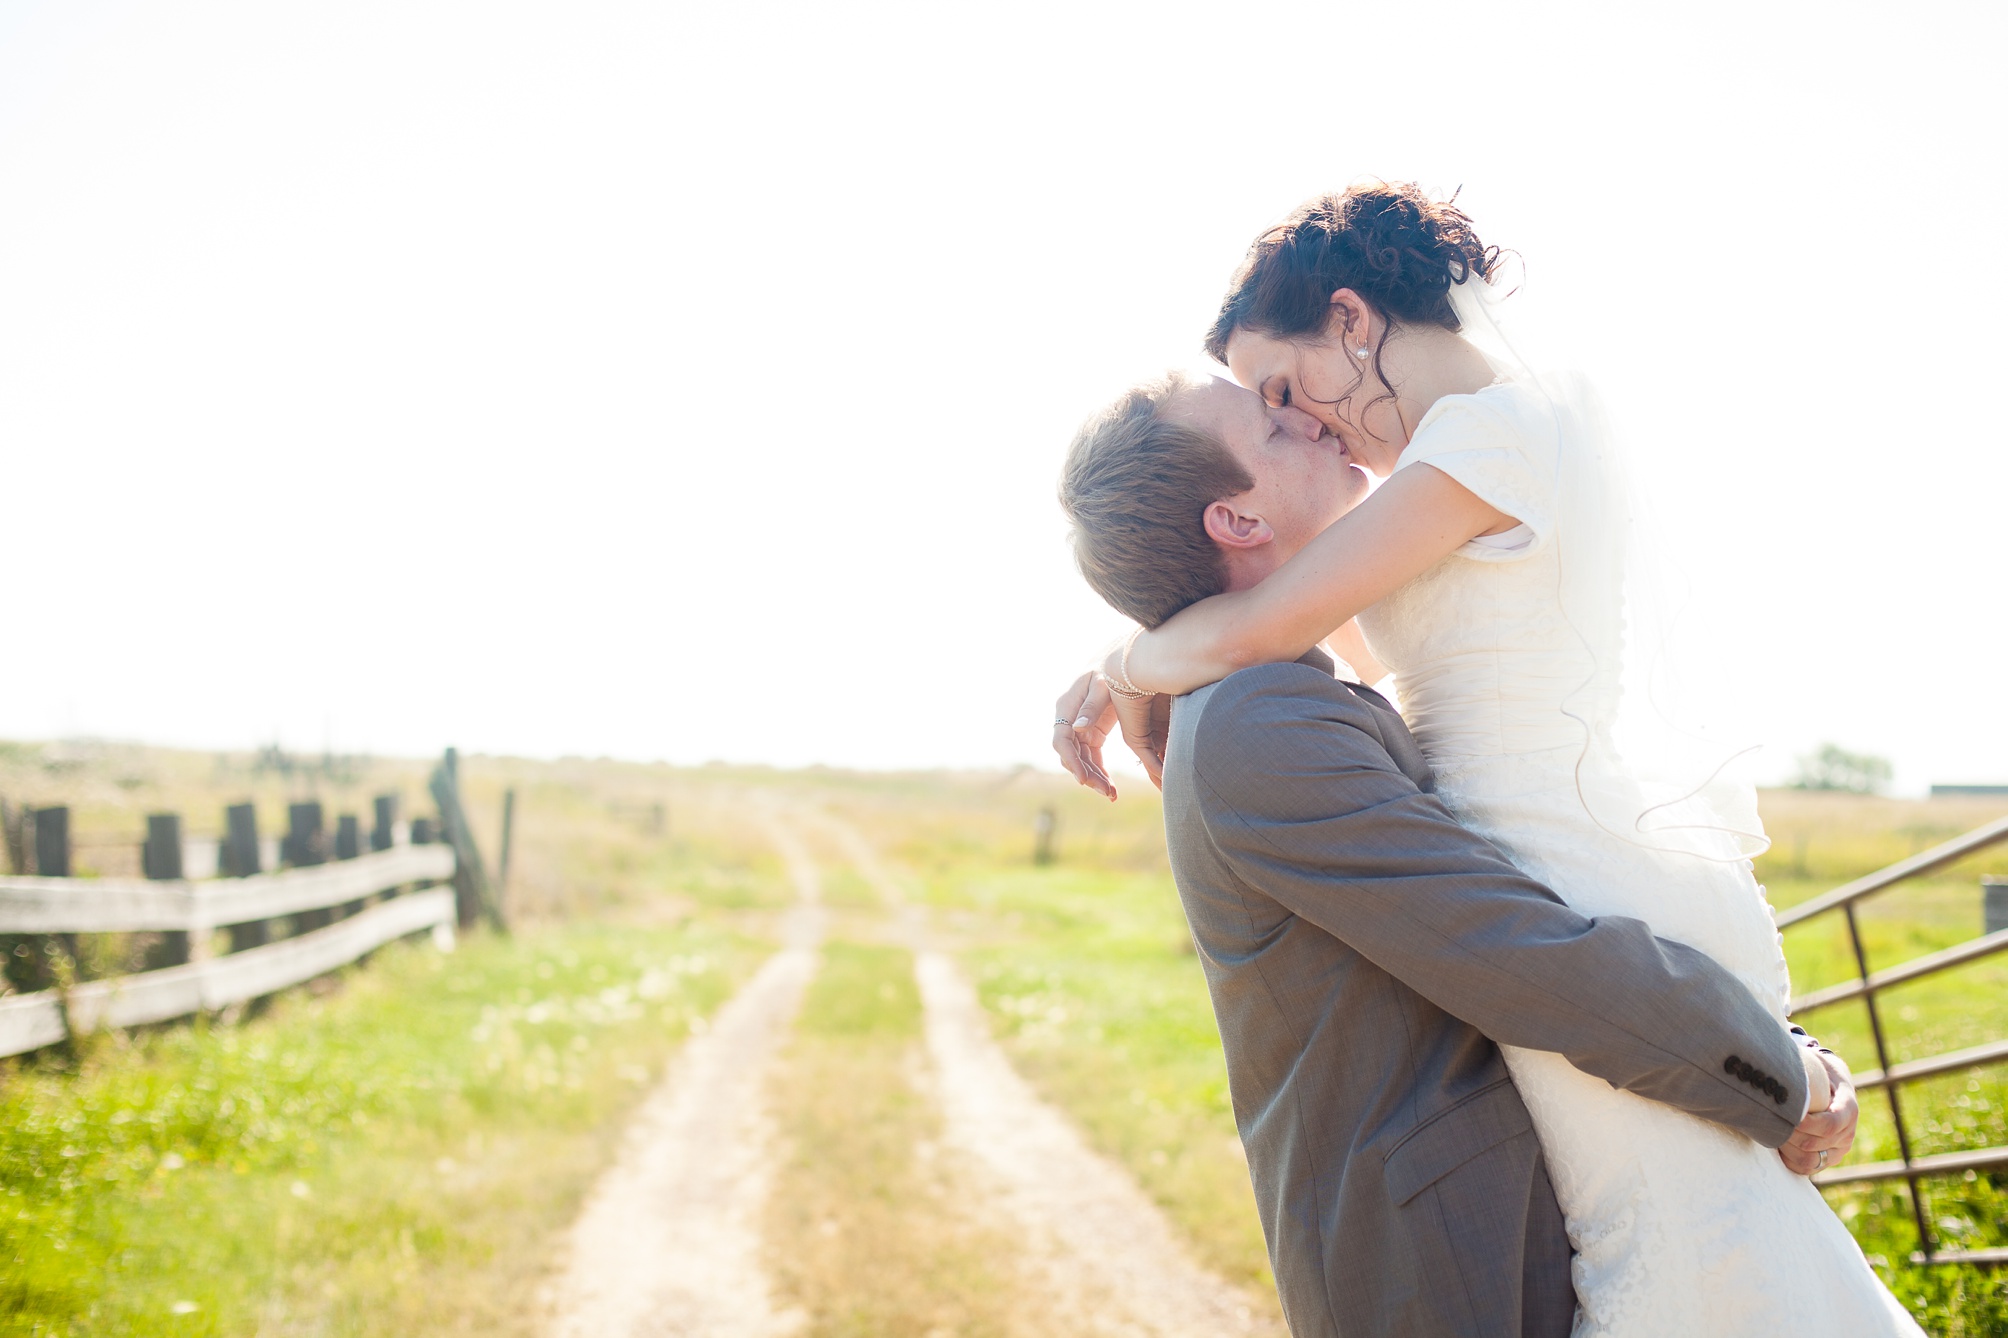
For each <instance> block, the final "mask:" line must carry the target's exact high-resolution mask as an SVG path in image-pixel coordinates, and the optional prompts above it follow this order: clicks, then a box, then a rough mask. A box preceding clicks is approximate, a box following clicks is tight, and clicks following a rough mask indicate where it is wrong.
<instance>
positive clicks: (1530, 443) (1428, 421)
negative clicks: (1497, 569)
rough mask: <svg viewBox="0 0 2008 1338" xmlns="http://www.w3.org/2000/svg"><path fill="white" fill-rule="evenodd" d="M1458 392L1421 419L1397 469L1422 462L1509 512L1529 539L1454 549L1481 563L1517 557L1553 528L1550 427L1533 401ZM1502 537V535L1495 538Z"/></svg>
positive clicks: (1533, 549)
mask: <svg viewBox="0 0 2008 1338" xmlns="http://www.w3.org/2000/svg"><path fill="white" fill-rule="evenodd" d="M1492 398H1493V397H1491V396H1489V395H1485V394H1480V395H1458V396H1454V397H1451V398H1449V399H1445V400H1441V401H1439V402H1438V403H1437V404H1436V405H1435V406H1434V407H1433V408H1431V410H1430V411H1429V412H1428V413H1427V414H1425V415H1424V416H1423V420H1422V423H1421V424H1420V425H1419V426H1418V427H1417V429H1416V433H1415V436H1414V437H1413V438H1411V439H1410V441H1409V443H1408V445H1407V447H1405V448H1404V449H1403V450H1402V453H1401V460H1400V461H1399V462H1398V463H1397V464H1396V465H1395V470H1396V472H1400V471H1401V470H1404V469H1407V468H1409V467H1410V466H1412V465H1428V466H1430V467H1431V468H1432V469H1439V470H1442V471H1443V472H1444V473H1445V474H1448V475H1449V476H1450V477H1451V478H1453V479H1456V480H1457V481H1458V482H1459V483H1461V484H1463V485H1464V487H1466V488H1468V489H1469V490H1470V491H1471V492H1472V494H1473V495H1474V496H1476V497H1478V498H1479V499H1480V500H1481V501H1483V502H1485V503H1486V504H1487V505H1489V506H1491V507H1492V508H1493V509H1494V510H1496V511H1498V512H1500V513H1501V514H1502V515H1508V516H1511V517H1512V518H1513V519H1514V520H1515V521H1518V522H1519V523H1520V524H1521V525H1524V526H1525V527H1526V529H1527V531H1529V532H1531V539H1529V540H1528V541H1526V542H1521V543H1517V544H1513V545H1512V546H1508V547H1488V546H1487V545H1485V544H1481V543H1476V542H1474V543H1468V544H1465V545H1464V546H1463V547H1462V548H1461V549H1459V550H1458V553H1459V555H1460V556H1462V557H1468V558H1473V559H1476V560H1478V561H1481V562H1515V561H1519V560H1521V559H1523V558H1527V557H1530V556H1532V555H1533V554H1534V553H1537V552H1539V551H1540V550H1541V549H1543V548H1545V547H1547V545H1548V544H1549V542H1550V541H1551V540H1552V539H1553V537H1554V530H1555V500H1556V499H1555V494H1556V487H1557V483H1556V475H1555V463H1556V461H1555V429H1554V427H1553V424H1552V422H1551V421H1546V416H1544V415H1542V414H1540V413H1538V412H1536V409H1537V407H1538V406H1534V405H1522V404H1520V403H1518V397H1511V398H1509V397H1499V399H1498V401H1497V402H1488V400H1491V399H1492ZM1501 537H1505V536H1501Z"/></svg>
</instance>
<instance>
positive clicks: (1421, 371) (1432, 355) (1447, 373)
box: [1395, 327, 1496, 440]
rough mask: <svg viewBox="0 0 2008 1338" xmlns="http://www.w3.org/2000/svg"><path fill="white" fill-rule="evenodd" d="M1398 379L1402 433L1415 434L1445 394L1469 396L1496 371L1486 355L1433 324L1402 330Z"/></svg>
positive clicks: (1491, 380)
mask: <svg viewBox="0 0 2008 1338" xmlns="http://www.w3.org/2000/svg"><path fill="white" fill-rule="evenodd" d="M1401 342H1402V344H1403V345H1404V347H1403V349H1402V354H1403V356H1402V362H1403V363H1404V364H1405V365H1404V366H1403V367H1402V368H1401V372H1400V380H1399V381H1398V382H1397V383H1396V384H1397V390H1396V392H1395V405H1396V409H1397V411H1398V412H1399V413H1400V414H1401V426H1402V436H1403V439H1404V440H1406V439H1407V438H1409V437H1412V436H1414V435H1415V429H1416V426H1417V425H1418V424H1420V423H1421V422H1422V417H1423V415H1424V414H1426V413H1428V412H1429V411H1430V409H1431V407H1433V406H1434V405H1435V404H1436V402H1437V401H1438V400H1440V399H1442V398H1443V397H1444V396H1446V395H1471V394H1475V393H1477V392H1478V391H1481V390H1483V389H1485V387H1487V386H1489V385H1491V384H1492V382H1493V380H1494V379H1495V377H1496V374H1495V373H1494V372H1493V370H1492V364H1491V363H1489V362H1487V361H1486V360H1485V355H1484V354H1483V353H1480V352H1479V351H1478V350H1477V348H1475V347H1474V346H1473V345H1471V344H1470V343H1469V342H1468V341H1466V340H1465V339H1464V338H1463V337H1462V336H1461V335H1458V334H1455V333H1453V332H1452V331H1449V330H1439V329H1436V328H1434V327H1424V328H1416V327H1409V328H1408V329H1405V330H1403V331H1402V339H1401Z"/></svg>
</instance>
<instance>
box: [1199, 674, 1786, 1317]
mask: <svg viewBox="0 0 2008 1338" xmlns="http://www.w3.org/2000/svg"><path fill="white" fill-rule="evenodd" d="M1310 658H1311V657H1307V660H1306V662H1305V663H1300V664H1272V665H1264V666H1262V667H1260V668H1255V669H1247V670H1243V671H1242V672H1240V673H1237V674H1235V675H1233V676H1232V677H1230V678H1228V679H1226V680H1224V681H1223V682H1220V683H1216V684H1214V685H1212V686H1211V687H1207V688H1202V689H1201V690H1200V691H1198V692H1195V693H1192V694H1191V695H1190V696H1187V697H1184V698H1181V699H1179V701H1178V702H1176V703H1175V704H1174V706H1173V708H1172V724H1171V738H1170V744H1169V747H1168V748H1167V750H1166V766H1165V773H1164V799H1165V826H1166V829H1167V832H1168V833H1169V837H1170V846H1171V864H1172V871H1173V873H1174V874H1175V875H1176V877H1177V880H1178V889H1179V895H1180V897H1181V899H1182V900H1183V901H1184V903H1185V910H1186V915H1187V916H1188V918H1189V919H1190V920H1191V922H1192V931H1193V936H1194V938H1195V940H1196V941H1197V943H1198V945H1199V952H1200V956H1201V959H1202V961H1203V962H1204V964H1205V969H1206V977H1207V984H1208V986H1209V988H1210V989H1211V991H1212V994H1213V1007H1214V1012H1215V1015H1216V1016H1217V1018H1218V1019H1219V1023H1220V1034H1221V1038H1222V1040H1223V1042H1224V1043H1225V1046H1226V1051H1227V1070H1228V1078H1229V1085H1230V1087H1231V1089H1232V1092H1233V1098H1234V1114H1235V1120H1236V1122H1237V1123H1238V1124H1239V1126H1240V1130H1241V1138H1242V1142H1243V1143H1244V1144H1245V1145H1246V1147H1247V1150H1248V1168H1249V1172H1250V1175H1251V1176H1252V1178H1253V1180H1254V1183H1255V1197H1256V1201H1257V1204H1258V1206H1259V1208H1260V1211H1261V1215H1262V1227H1263V1231H1264V1232H1265V1233H1266V1235H1267V1237H1268V1242H1269V1256H1270V1261H1271V1263H1272V1265H1273V1267H1274V1269H1275V1273H1276V1284H1277V1289H1278V1291H1279V1292H1280V1293H1281V1296H1282V1301H1283V1309H1284V1312H1285V1314H1286V1315H1287V1317H1288V1319H1289V1322H1290V1330H1291V1332H1292V1333H1293V1334H1294V1335H1296V1338H1314V1336H1315V1338H1323V1336H1325V1335H1334V1336H1336V1335H1345V1336H1346V1338H1352V1335H1369V1334H1373V1335H1378V1334H1402V1335H1411V1336H1413V1335H1437V1334H1459V1335H1473V1336H1479V1335H1482V1336H1483V1338H1498V1336H1499V1335H1507V1334H1526V1335H1539V1336H1540V1338H1548V1336H1549V1335H1556V1336H1557V1338H1559V1336H1560V1335H1565V1334H1567V1333H1568V1331H1569V1325H1570V1318H1571V1315H1572V1313H1573V1311H1574V1308H1575V1299H1574V1294H1573V1292H1572V1290H1571V1287H1570V1282H1569V1258H1570V1251H1569V1244H1568V1240H1567V1238H1566V1237H1565V1236H1564V1234H1563V1230H1562V1217H1561V1212H1560V1210H1559V1209H1558V1208H1557V1207H1556V1204H1555V1197H1554V1192H1553V1190H1552V1189H1551V1187H1550V1186H1549V1183H1548V1175H1547V1170H1546V1167H1545V1165H1544V1163H1543V1161H1542V1157H1541V1151H1540V1147H1539V1145H1538V1144H1537V1143H1536V1141H1535V1137H1534V1134H1533V1128H1532V1124H1531V1122H1530V1120H1529V1118H1528V1115H1527V1111H1526V1108H1525V1107H1524V1106H1523V1105H1522V1104H1521V1102H1520V1096H1519V1093H1518V1092H1517V1091H1515V1090H1514V1088H1513V1085H1512V1083H1511V1082H1510V1081H1509V1079H1508V1077H1507V1074H1506V1068H1505V1062H1504V1060H1503V1059H1502V1058H1501V1057H1500V1054H1499V1050H1498V1047H1497V1046H1496V1045H1495V1044H1494V1042H1495V1041H1498V1042H1503V1043H1506V1044H1510V1045H1519V1046H1525V1047H1528V1048H1531V1049H1540V1050H1553V1051H1558V1052H1560V1053H1561V1054H1563V1055H1565V1056H1567V1057H1568V1059H1569V1060H1570V1061H1571V1062H1573V1063H1574V1064H1575V1065H1576V1066H1577V1067H1578V1068H1580V1069H1582V1070H1584V1071H1585V1072H1587V1073H1591V1074H1594V1075H1596V1076H1598V1077H1601V1078H1603V1079H1605V1080H1606V1081H1608V1082H1610V1083H1612V1084H1614V1085H1616V1086H1619V1087H1623V1088H1627V1089H1629V1090H1631V1091H1633V1092H1636V1093H1638V1094H1640V1095H1642V1096H1646V1097H1650V1098H1652V1099H1654V1100H1658V1101H1664V1102H1667V1103H1669V1104H1671V1105H1674V1106H1678V1107H1680V1108H1681V1109H1683V1110H1687V1111H1691V1112H1693V1113H1694V1114H1696V1115H1700V1116H1703V1117H1705V1118H1707V1119H1710V1120H1714V1121H1716V1122H1718V1123H1720V1124H1723V1125H1726V1126H1728V1127H1729V1128H1731V1129H1734V1130H1737V1131H1739V1132H1741V1133H1743V1134H1746V1135H1748V1136H1749V1137H1751V1138H1753V1139H1755V1140H1757V1141H1758V1142H1760V1143H1763V1144H1765V1145H1767V1146H1772V1147H1775V1146H1777V1145H1779V1144H1781V1143H1783V1142H1784V1141H1785V1139H1786V1137H1787V1136H1788V1135H1790V1133H1791V1132H1792V1125H1793V1121H1795V1120H1796V1119H1797V1118H1798V1115H1799V1113H1800V1112H1801V1111H1802V1110H1803V1109H1804V1108H1805V1103H1806V1079H1805V1074H1804V1071H1803V1069H1802V1068H1801V1065H1800V1060H1799V1056H1798V1051H1797V1048H1796V1045H1795V1043H1794V1041H1793V1040H1792V1038H1791V1037H1790V1036H1788V1034H1787V1033H1786V1031H1785V1029H1784V1028H1783V1027H1782V1026H1781V1025H1780V1024H1779V1023H1778V1022H1777V1021H1776V1020H1775V1019H1774V1018H1772V1017H1770V1016H1769V1015H1767V1014H1766V1013H1765V1011H1764V1010H1763V1009H1762V1008H1761V1007H1760V1006H1759V1005H1758V1004H1757V1002H1756V1001H1755V1000H1754V999H1752V998H1751V996H1750V994H1749V992H1748V991H1747V990H1746V989H1744V988H1743V987H1742V986H1741V985H1739V984H1738V983H1737V982H1736V981H1735V980H1734V979H1732V978H1731V977H1730V976H1729V974H1728V973H1727V972H1725V971H1723V970H1722V969H1721V968H1720V967H1718V966H1717V965H1716V964H1715V963H1714V962H1713V961H1712V960H1711V959H1709V958H1708V957H1706V956H1704V955H1703V954H1701V953H1699V952H1696V951H1695V950H1693V949H1691V948H1688V947H1685V946H1683V945H1681V944H1678V943H1673V942H1670V941H1668V940H1665V939H1660V938H1656V937H1654V936H1653V934H1652V932H1651V931H1650V930H1649V929H1648V928H1647V927H1646V926H1645V924H1643V923H1642V922H1640V921H1638V920H1633V919H1626V918H1620V917H1605V918H1603V919H1596V920H1592V919H1589V918H1586V917H1584V916H1582V915H1580V914H1578V913H1577V912H1575V911H1573V910H1571V909H1569V908H1568V907H1567V906H1566V905H1564V904H1563V903H1562V902H1561V900H1560V899H1559V898H1557V897H1556V896H1555V894H1554V893H1553V892H1551V891H1549V890H1548V889H1547V888H1545V887H1543V886H1541V885H1540V884H1539V883H1536V882H1533V881H1531V880H1529V879H1528V878H1526V877H1525V876H1524V875H1522V874H1521V873H1520V872H1519V871H1518V870H1517V869H1515V868H1514V867H1513V865H1512V864H1511V863H1509V862H1508V861H1507V859H1506V858H1505V856H1504V855H1503V854H1501V853H1500V852H1499V850H1498V849H1497V848H1496V847H1494V846H1492V845H1490V844H1488V843H1487V842H1485V841H1483V840H1482V839H1480V838H1479V837H1477V836H1475V835H1473V834H1472V833H1471V832H1469V831H1467V830H1466V829H1464V828H1463V827H1461V826H1459V825H1458V823H1457V822H1456V821H1455V820H1454V819H1453V818H1452V817H1451V816H1450V814H1449V812H1448V811H1447V810H1446V809H1445V808H1444V807H1443V805H1442V804H1441V803H1440V802H1439V801H1437V800H1436V799H1434V798H1432V797H1431V795H1430V794H1429V790H1430V787H1431V780H1430V775H1429V770H1428V767H1427V766H1426V765H1425V763H1424V762H1423V759H1422V755H1421V753H1420V752H1419V751H1418V749H1417V747H1416V744H1415V741H1414V740H1413V739H1412V738H1410V737H1409V734H1408V731H1407V730H1406V729H1405V728H1404V727H1403V726H1402V723H1401V719H1400V717H1399V716H1397V715H1396V714H1395V713H1394V711H1393V709H1392V708H1390V707H1389V706H1388V704H1387V703H1386V702H1385V701H1384V700H1382V699H1381V698H1380V697H1379V696H1377V695H1376V694H1374V693H1373V692H1371V691H1369V690H1368V689H1365V688H1361V687H1358V686H1355V685H1352V684H1346V683H1341V682H1339V681H1337V680H1335V679H1334V678H1333V677H1332V676H1331V673H1330V672H1329V669H1328V668H1322V667H1319V666H1317V665H1314V664H1312V663H1311V662H1310ZM1320 658H1321V657H1320ZM1324 663H1325V664H1326V665H1328V664H1329V661H1325V662H1324ZM1488 1038H1490V1039H1488Z"/></svg>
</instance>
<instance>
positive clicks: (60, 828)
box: [35, 808, 70, 878]
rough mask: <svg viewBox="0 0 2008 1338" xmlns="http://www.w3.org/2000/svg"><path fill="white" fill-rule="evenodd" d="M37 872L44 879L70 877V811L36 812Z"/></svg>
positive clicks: (64, 809)
mask: <svg viewBox="0 0 2008 1338" xmlns="http://www.w3.org/2000/svg"><path fill="white" fill-rule="evenodd" d="M35 872H36V873H37V874H38V875H40V876H41V877H43V878H68V877H69V876H70V810H69V809H67V808H38V809H36V810H35Z"/></svg>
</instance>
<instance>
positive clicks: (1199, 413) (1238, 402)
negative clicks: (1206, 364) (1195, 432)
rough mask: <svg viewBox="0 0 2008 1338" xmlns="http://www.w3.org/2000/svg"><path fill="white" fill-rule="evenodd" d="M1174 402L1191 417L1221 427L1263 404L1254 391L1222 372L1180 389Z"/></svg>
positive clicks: (1259, 408)
mask: <svg viewBox="0 0 2008 1338" xmlns="http://www.w3.org/2000/svg"><path fill="white" fill-rule="evenodd" d="M1173 404H1174V405H1175V406H1176V407H1177V408H1178V409H1180V410H1182V411H1183V412H1184V414H1185V415H1186V416H1187V417H1189V418H1194V419H1198V420H1201V421H1203V422H1208V423H1212V424H1213V425H1215V426H1221V427H1224V426H1225V425H1227V424H1228V423H1231V422H1234V421H1235V420H1236V419H1240V418H1246V417H1249V416H1251V415H1252V414H1255V413H1259V412H1260V411H1261V408H1262V401H1261V400H1260V399H1258V398H1257V397H1256V396H1255V395H1254V394H1253V393H1252V392H1250V391H1248V390H1246V389H1244V388H1242V387H1241V386H1238V385H1236V384H1235V383H1234V382H1232V381H1229V380H1226V379H1225V378H1223V377H1218V376H1216V377H1212V378H1210V379H1208V380H1207V381H1205V382H1202V383H1201V384H1199V385H1196V386H1192V387H1190V388H1188V389H1186V390H1182V391H1180V392H1179V393H1178V396H1177V398H1176V399H1175V400H1174V401H1173Z"/></svg>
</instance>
